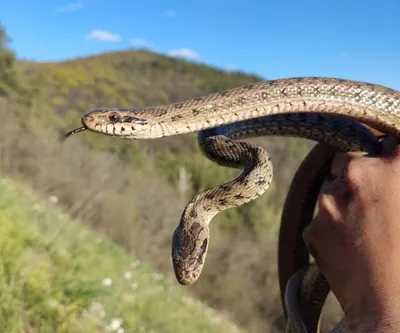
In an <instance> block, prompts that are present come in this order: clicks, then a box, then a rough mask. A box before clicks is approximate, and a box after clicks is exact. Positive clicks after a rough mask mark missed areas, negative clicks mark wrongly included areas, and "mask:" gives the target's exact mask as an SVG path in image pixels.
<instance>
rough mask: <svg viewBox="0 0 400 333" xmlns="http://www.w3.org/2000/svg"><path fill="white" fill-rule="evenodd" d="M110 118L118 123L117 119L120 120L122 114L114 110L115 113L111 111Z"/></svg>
mask: <svg viewBox="0 0 400 333" xmlns="http://www.w3.org/2000/svg"><path fill="white" fill-rule="evenodd" d="M108 119H109V120H110V121H111V122H113V123H116V122H117V121H119V120H120V119H121V116H120V115H119V114H118V113H117V112H113V113H110V115H109V116H108Z"/></svg>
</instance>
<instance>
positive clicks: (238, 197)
mask: <svg viewBox="0 0 400 333" xmlns="http://www.w3.org/2000/svg"><path fill="white" fill-rule="evenodd" d="M234 198H235V199H244V196H243V195H241V194H236V195H235V197H234Z"/></svg>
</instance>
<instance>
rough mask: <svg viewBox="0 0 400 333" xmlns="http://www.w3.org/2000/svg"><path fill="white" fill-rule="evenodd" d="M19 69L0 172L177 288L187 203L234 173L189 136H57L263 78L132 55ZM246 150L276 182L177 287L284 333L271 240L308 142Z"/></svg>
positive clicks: (217, 228) (218, 230)
mask: <svg viewBox="0 0 400 333" xmlns="http://www.w3.org/2000/svg"><path fill="white" fill-rule="evenodd" d="M15 68H16V74H15V75H16V77H18V80H17V81H18V82H19V83H18V84H13V85H12V87H14V86H18V87H20V88H19V89H14V88H12V89H11V90H13V91H14V90H15V93H7V95H6V98H1V97H0V115H1V116H2V122H3V130H2V131H0V170H1V171H2V172H3V173H4V174H5V175H7V176H10V177H13V178H15V179H18V180H20V181H23V182H25V183H27V184H29V185H30V186H32V188H33V189H34V190H35V191H37V192H38V193H40V194H41V195H43V196H45V197H48V196H51V195H55V196H57V198H58V204H59V205H60V206H61V207H62V208H63V209H64V210H65V211H66V212H67V213H68V214H70V215H71V216H72V217H73V218H76V219H77V220H79V221H81V223H84V224H86V225H88V226H90V227H91V228H92V229H93V230H95V231H96V232H97V233H99V234H102V235H104V236H106V237H107V238H108V239H110V240H111V241H113V242H115V243H117V244H119V245H120V246H121V247H123V248H124V249H125V250H127V251H128V252H130V253H133V254H134V255H135V256H136V257H137V258H139V259H140V260H141V261H142V262H145V263H146V264H147V265H148V266H149V267H151V268H152V269H154V270H156V271H158V272H161V273H163V274H164V275H165V276H166V277H167V279H172V281H173V282H172V283H176V284H177V282H176V281H175V278H174V274H173V270H172V264H171V258H170V253H171V249H170V247H171V237H172V232H173V230H174V229H175V227H176V225H177V224H178V222H179V219H180V216H181V213H182V211H183V209H184V207H185V204H186V203H187V202H188V201H189V200H190V198H191V197H192V196H193V195H194V193H196V192H197V191H199V190H201V189H204V188H206V187H210V186H212V185H215V184H220V183H222V182H224V181H226V180H228V179H231V178H232V177H234V176H235V175H236V174H237V170H231V169H227V168H222V167H219V166H218V165H215V164H214V163H212V162H210V161H208V160H207V159H206V158H205V157H204V156H202V155H201V154H200V152H199V150H198V148H197V145H196V144H197V143H196V139H195V135H185V136H179V137H172V138H165V139H160V140H154V141H139V142H135V141H132V140H118V139H115V138H111V137H106V136H102V135H95V134H93V133H82V135H79V136H75V137H73V138H71V139H70V140H69V141H67V142H66V143H65V144H63V145H61V144H60V143H59V142H58V140H57V139H58V138H59V136H60V134H62V133H65V132H66V131H67V130H69V129H71V127H75V126H76V125H77V124H79V121H80V117H81V115H82V113H84V112H86V111H88V110H90V109H93V108H98V107H103V106H115V107H136V106H144V105H153V104H159V103H167V102H168V103H169V102H174V101H178V100H182V99H186V98H189V97H194V96H199V95H203V94H207V93H210V92H214V91H217V90H222V89H225V88H229V87H233V86H239V85H243V84H246V83H249V82H254V81H258V80H260V79H261V78H259V77H257V76H254V75H250V76H249V75H246V74H244V73H228V72H222V71H219V70H217V69H213V68H210V67H207V66H204V65H201V64H193V63H189V62H186V61H183V60H178V59H174V58H169V57H165V56H161V55H158V54H154V53H151V52H147V51H140V50H138V51H124V52H115V53H107V54H100V55H96V56H93V57H89V58H82V59H74V60H70V61H66V62H59V63H36V62H26V61H20V62H17V63H16V65H15ZM0 76H1V71H0ZM0 79H1V77H0ZM5 81H8V78H7V77H6V79H5ZM0 95H1V94H0ZM21 97H24V98H21ZM252 141H254V142H257V143H259V144H261V145H263V146H264V147H266V148H267V149H268V151H269V152H270V154H271V156H272V159H273V162H274V164H275V165H276V166H278V167H276V168H275V170H276V172H275V176H274V182H273V184H272V186H271V187H270V189H269V190H268V191H267V192H266V193H265V194H264V195H263V196H262V197H260V198H259V199H258V200H256V201H255V202H252V203H250V204H247V205H245V206H243V207H240V208H239V209H231V210H229V211H227V212H224V213H223V214H219V215H218V216H217V217H216V218H215V219H214V221H213V223H212V227H211V228H212V240H211V244H210V249H209V254H208V257H207V263H206V265H205V267H204V270H203V273H202V276H201V277H200V279H199V281H198V282H197V283H196V284H195V285H193V286H187V287H185V290H186V291H187V292H189V293H190V294H191V295H192V296H193V297H196V298H198V299H200V300H201V301H202V302H204V303H206V304H208V305H209V306H211V307H213V308H215V309H217V310H219V311H221V312H223V313H229V315H230V317H232V318H234V319H235V322H236V324H238V325H240V326H242V327H243V328H246V329H249V330H251V331H253V332H261V331H265V330H268V331H269V332H281V331H282V327H283V326H282V310H281V309H280V306H279V307H277V306H276V302H279V300H278V298H279V295H278V285H277V274H276V236H277V234H276V231H277V228H278V225H279V218H280V213H281V208H282V200H283V198H284V195H285V194H286V191H287V186H288V183H289V181H290V179H291V177H292V175H293V173H294V170H295V169H296V168H297V166H298V164H299V162H300V159H301V157H302V156H304V154H305V153H306V152H307V151H308V148H309V147H310V143H309V142H306V141H305V140H297V139H283V138H261V139H257V140H256V139H254V140H252ZM279 166H281V167H279Z"/></svg>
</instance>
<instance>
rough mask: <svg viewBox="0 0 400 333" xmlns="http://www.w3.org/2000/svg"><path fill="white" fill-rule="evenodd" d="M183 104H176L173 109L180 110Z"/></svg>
mask: <svg viewBox="0 0 400 333" xmlns="http://www.w3.org/2000/svg"><path fill="white" fill-rule="evenodd" d="M182 107H183V103H176V104H175V109H182Z"/></svg>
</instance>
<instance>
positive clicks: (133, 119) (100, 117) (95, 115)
mask: <svg viewBox="0 0 400 333" xmlns="http://www.w3.org/2000/svg"><path fill="white" fill-rule="evenodd" d="M82 124H83V126H84V127H85V128H86V129H88V130H91V131H94V132H98V133H102V134H106V135H112V136H120V137H124V138H132V139H133V138H137V137H138V136H140V133H141V132H143V131H146V130H148V127H149V126H148V125H149V124H148V121H147V120H146V119H143V118H141V117H140V116H138V115H137V114H135V110H131V109H115V108H111V109H96V110H92V111H90V112H87V113H85V114H84V115H83V117H82Z"/></svg>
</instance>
